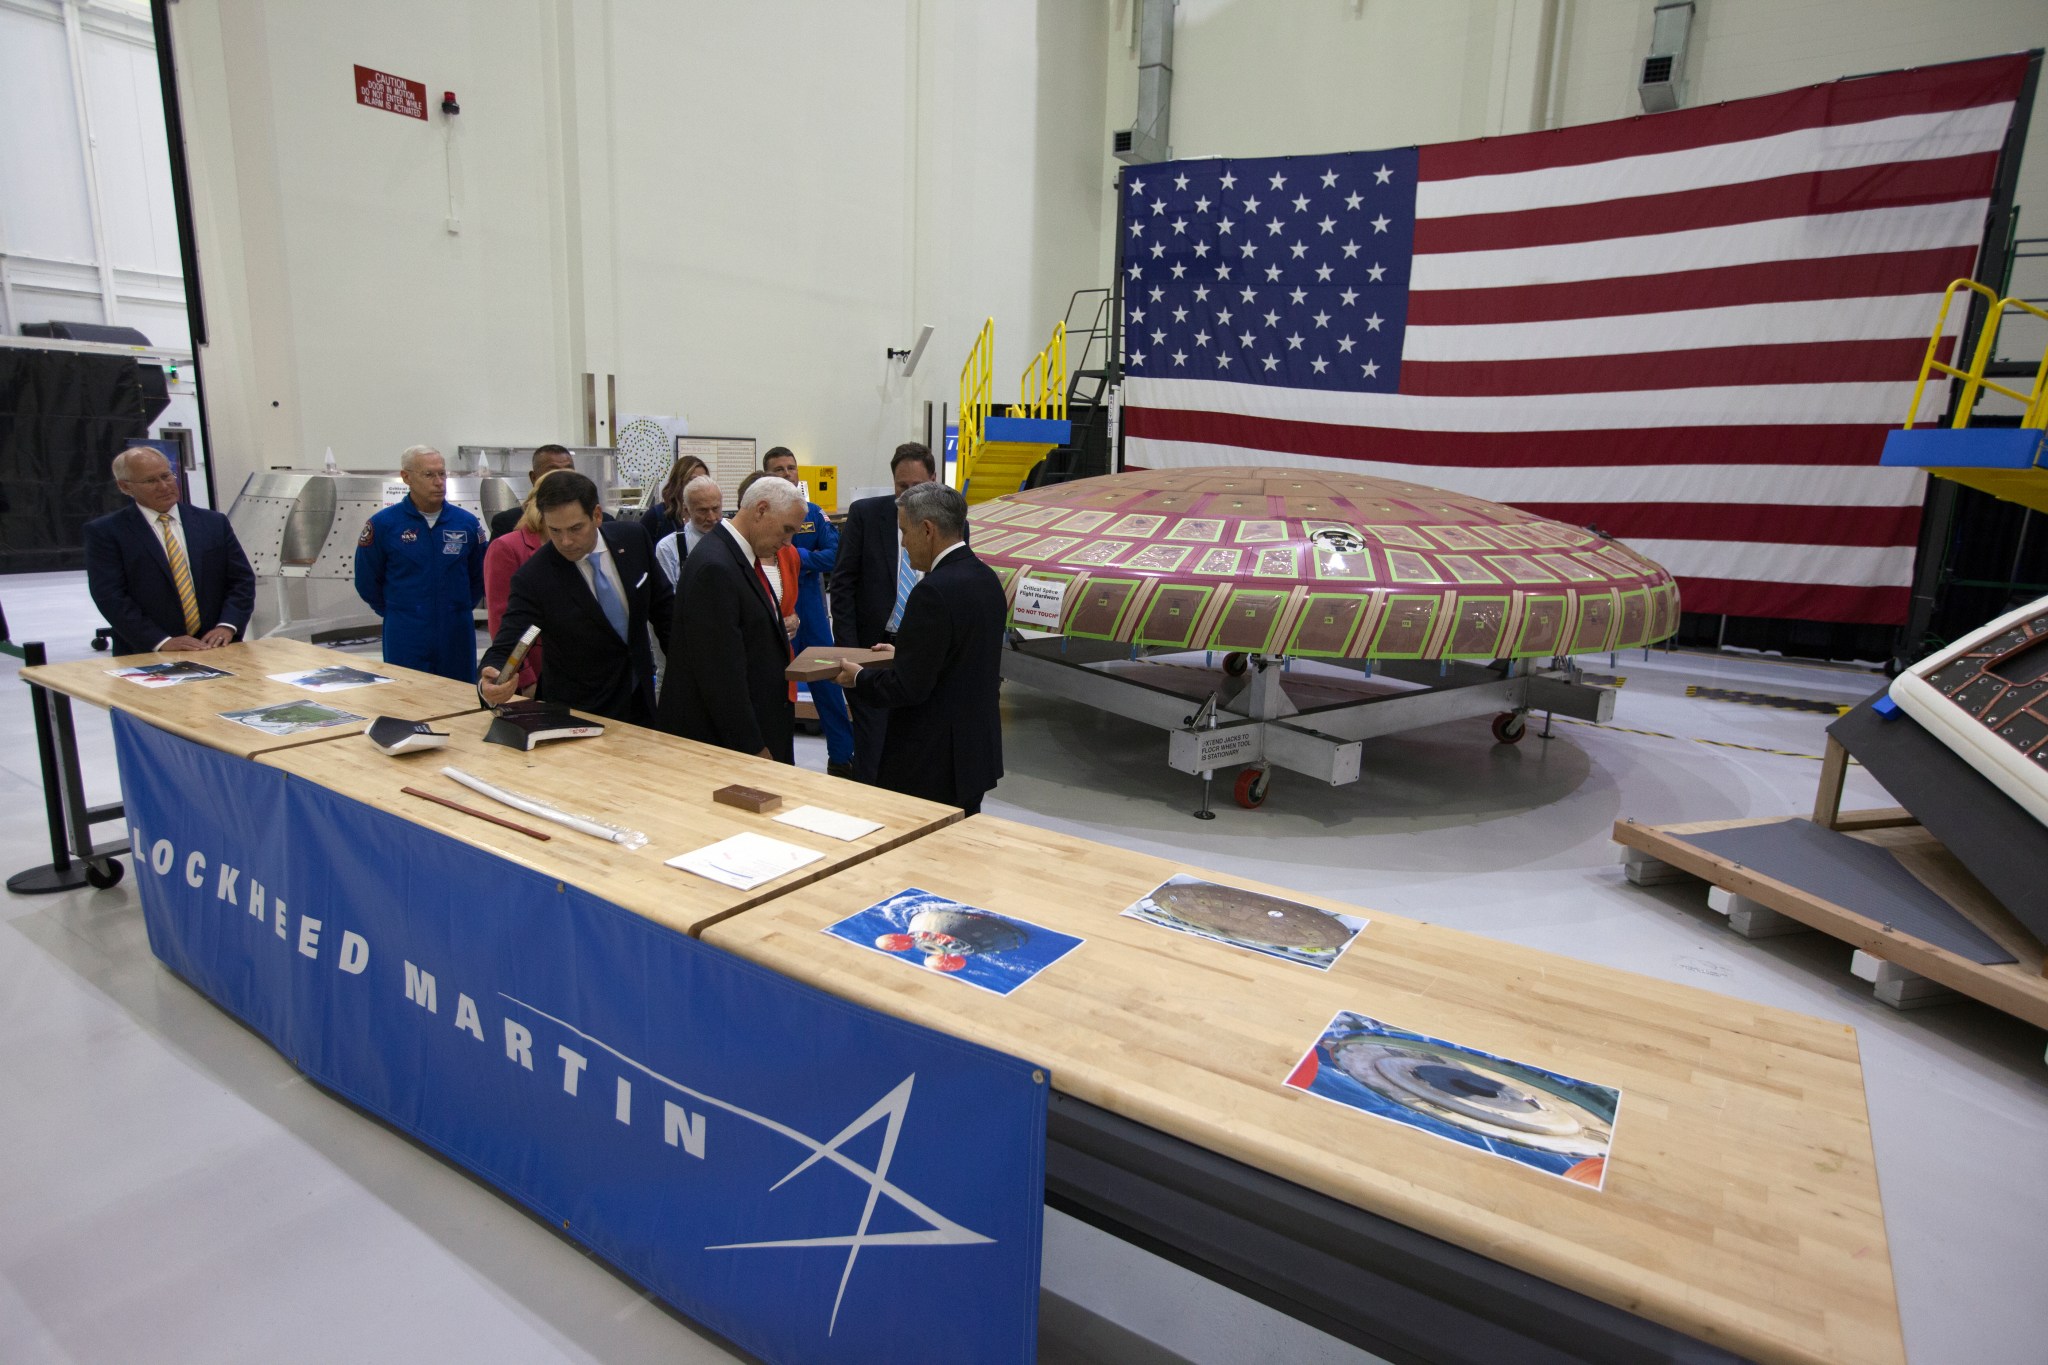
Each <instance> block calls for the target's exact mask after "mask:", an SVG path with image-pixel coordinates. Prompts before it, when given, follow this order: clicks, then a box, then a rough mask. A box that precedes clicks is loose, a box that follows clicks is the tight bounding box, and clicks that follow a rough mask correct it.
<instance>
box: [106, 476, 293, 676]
mask: <svg viewBox="0 0 2048 1365" xmlns="http://www.w3.org/2000/svg"><path fill="white" fill-rule="evenodd" d="M114 482H115V484H116V485H117V486H118V487H119V488H120V490H121V491H122V492H123V493H125V494H127V495H128V496H129V497H131V498H133V499H134V500H135V501H133V502H132V503H130V504H129V505H128V506H126V507H124V508H122V509H121V510H120V511H118V512H109V513H108V514H107V515H106V516H103V517H99V518H96V519H95V520H92V521H89V522H87V523H86V524H85V583H86V587H87V589H88V590H89V591H90V592H91V593H92V600H93V605H94V606H96V607H98V608H99V609H100V615H102V616H104V617H106V618H107V624H108V625H109V626H112V627H113V630H114V653H116V654H146V653H148V652H150V651H152V650H160V649H161V650H185V649H218V648H219V647H220V646H222V645H227V644H233V643H234V642H235V639H236V638H237V637H238V636H240V635H241V633H242V632H243V630H244V629H246V628H247V627H248V624H249V610H250V608H251V607H253V606H255V604H256V575H255V574H254V573H253V572H251V571H250V568H249V558H248V556H247V555H244V554H243V553H242V545H241V542H240V541H238V540H236V539H235V532H234V528H233V527H231V526H229V525H228V519H227V518H226V517H224V516H222V515H221V514H220V513H218V512H209V511H207V510H206V509H205V508H204V507H188V506H185V505H182V504H181V503H180V502H179V501H178V473H177V471H176V470H174V469H172V468H171V462H170V461H169V460H167V459H165V458H164V456H163V452H161V451H159V450H156V449H155V448H153V447H150V446H130V447H129V448H128V449H126V450H124V451H122V452H121V453H120V454H119V455H116V456H115V457H114Z"/></svg>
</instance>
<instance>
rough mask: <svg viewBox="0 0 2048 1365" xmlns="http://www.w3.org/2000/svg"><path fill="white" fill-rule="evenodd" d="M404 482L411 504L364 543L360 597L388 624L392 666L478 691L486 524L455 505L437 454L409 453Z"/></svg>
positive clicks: (387, 655) (380, 516)
mask: <svg viewBox="0 0 2048 1365" xmlns="http://www.w3.org/2000/svg"><path fill="white" fill-rule="evenodd" d="M398 477H399V478H401V479H403V480H404V481H405V487H406V496H405V498H403V499H402V500H401V501H398V502H395V503H393V504H391V506H389V507H386V508H384V509H383V510H382V511H380V512H378V513H377V514H376V515H374V516H372V517H371V518H370V519H369V521H367V522H365V523H364V524H363V534H362V536H361V537H360V538H359V539H358V540H357V541H356V593H357V595H358V596H360V597H361V598H362V599H363V600H364V601H365V602H367V603H369V604H370V609H371V610H372V611H374V612H376V613H377V614H378V615H379V616H381V617H383V618H384V662H386V663H389V664H397V665H399V666H400V667H402V668H417V669H419V670H420V671H421V672H422V673H438V674H440V675H441V676H442V677H444V678H453V679H455V680H456V681H457V682H466V683H473V682H475V681H476V604H477V603H479V602H481V601H483V599H484V540H485V536H484V527H483V523H482V522H480V521H478V520H477V519H476V518H475V517H473V516H471V515H470V514H469V513H468V512H465V511H464V510H463V509H461V508H460V507H457V506H455V504H453V503H451V502H449V501H448V500H447V499H448V469H447V464H446V462H445V461H443V460H442V458H441V452H440V451H438V450H436V449H434V448H433V447H432V446H414V447H412V448H411V449H410V450H408V451H406V452H405V454H404V455H403V456H402V457H401V458H400V460H399V466H398Z"/></svg>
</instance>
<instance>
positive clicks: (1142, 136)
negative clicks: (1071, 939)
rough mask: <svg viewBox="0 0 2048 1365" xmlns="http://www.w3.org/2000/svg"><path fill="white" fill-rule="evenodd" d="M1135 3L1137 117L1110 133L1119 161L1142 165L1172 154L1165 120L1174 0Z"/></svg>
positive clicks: (1168, 108) (1169, 108)
mask: <svg viewBox="0 0 2048 1365" xmlns="http://www.w3.org/2000/svg"><path fill="white" fill-rule="evenodd" d="M1134 3H1136V4H1137V5H1138V117H1137V121H1136V122H1134V123H1132V124H1131V126H1130V127H1128V128H1119V129H1117V130H1116V131H1115V132H1114V133H1112V134H1110V143H1109V150H1110V152H1111V153H1112V154H1113V155H1115V157H1116V159H1117V160H1118V161H1122V162H1124V163H1126V164H1128V165H1133V166H1142V165H1146V164H1148V163H1150V162H1154V161H1166V160H1168V159H1170V158H1171V157H1172V155H1173V149H1172V147H1171V146H1170V145H1168V141H1167V122H1168V119H1169V117H1170V116H1171V115H1172V113H1173V11H1174V5H1175V3H1176V0H1134Z"/></svg>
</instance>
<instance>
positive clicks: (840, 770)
mask: <svg viewBox="0 0 2048 1365" xmlns="http://www.w3.org/2000/svg"><path fill="white" fill-rule="evenodd" d="M825 776H827V777H843V778H846V779H847V780H849V781H851V780H852V778H853V765H852V764H851V763H827V764H826V765H825Z"/></svg>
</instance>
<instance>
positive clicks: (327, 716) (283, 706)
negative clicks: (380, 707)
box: [220, 701, 366, 735]
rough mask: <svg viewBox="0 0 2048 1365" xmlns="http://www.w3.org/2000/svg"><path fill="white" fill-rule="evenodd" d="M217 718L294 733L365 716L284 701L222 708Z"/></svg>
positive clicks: (271, 732)
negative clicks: (263, 704) (241, 708)
mask: <svg viewBox="0 0 2048 1365" xmlns="http://www.w3.org/2000/svg"><path fill="white" fill-rule="evenodd" d="M220 718H221V719H222V720H231V721H234V722H235V723H236V724H237V725H246V726H248V727H249V728H250V729H251V730H261V731H262V732H263V733H264V734H266V735H297V734H303V733H305V732H306V731H308V730H325V729H327V728H329V727H330V726H335V725H353V724H354V723H355V722H357V721H360V720H364V719H366V717H363V716H358V715H356V714H354V713H353V712H350V711H338V710H336V709H335V708H334V707H332V706H322V705H321V704H320V703H319V702H317V701H284V702H278V703H277V704H276V705H274V706H258V707H255V708H253V709H252V710H248V711H223V712H221V713H220Z"/></svg>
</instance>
